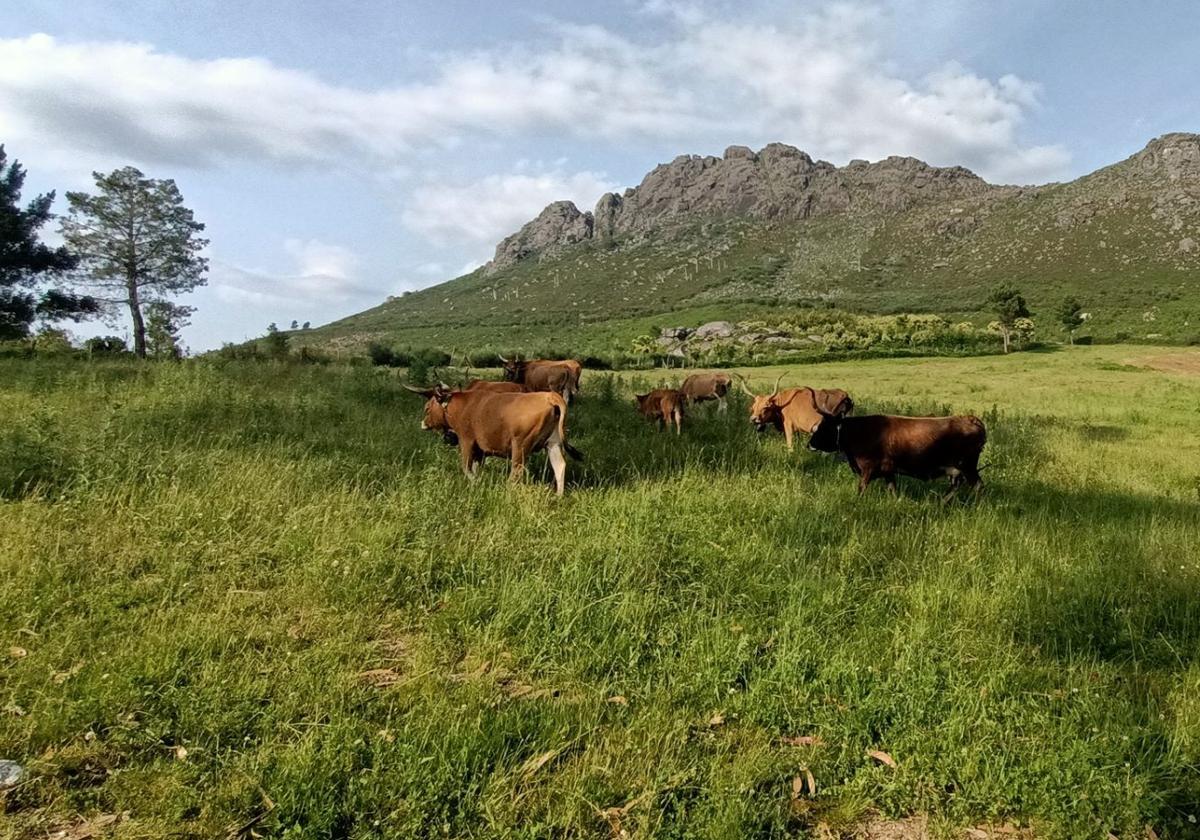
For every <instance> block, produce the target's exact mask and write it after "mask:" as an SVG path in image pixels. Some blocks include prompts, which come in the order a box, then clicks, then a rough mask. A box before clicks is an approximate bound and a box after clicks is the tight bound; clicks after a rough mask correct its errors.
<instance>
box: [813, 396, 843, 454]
mask: <svg viewBox="0 0 1200 840" xmlns="http://www.w3.org/2000/svg"><path fill="white" fill-rule="evenodd" d="M817 411H819V412H820V413H821V419H820V420H818V421H817V422H816V423H814V424H813V427H812V434H811V435H810V436H809V438H808V448H809V449H811V450H812V451H814V452H837V451H838V450H839V449H841V448H842V441H841V438H842V417H841V415H835V414H830V413H829V412H826V411H822V410H821V407H820V406H817Z"/></svg>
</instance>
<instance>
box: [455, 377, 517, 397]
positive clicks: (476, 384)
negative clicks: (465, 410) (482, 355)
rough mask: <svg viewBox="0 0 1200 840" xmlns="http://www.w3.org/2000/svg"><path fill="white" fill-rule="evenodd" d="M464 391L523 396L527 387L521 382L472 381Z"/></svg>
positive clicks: (464, 387)
mask: <svg viewBox="0 0 1200 840" xmlns="http://www.w3.org/2000/svg"><path fill="white" fill-rule="evenodd" d="M463 390H464V391H491V392H492V393H493V394H523V393H525V386H524V385H522V384H521V383H519V382H497V381H496V380H494V379H472V380H471V381H470V382H468V383H467V384H466V385H465V386H463Z"/></svg>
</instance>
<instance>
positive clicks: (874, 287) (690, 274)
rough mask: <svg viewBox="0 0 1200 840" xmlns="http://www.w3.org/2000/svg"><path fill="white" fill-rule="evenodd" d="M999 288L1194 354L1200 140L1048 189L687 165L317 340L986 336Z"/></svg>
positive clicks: (1168, 141)
mask: <svg viewBox="0 0 1200 840" xmlns="http://www.w3.org/2000/svg"><path fill="white" fill-rule="evenodd" d="M1001 282H1008V283H1014V284H1016V285H1018V286H1019V287H1020V288H1021V290H1022V292H1023V293H1024V294H1025V295H1026V297H1027V298H1028V299H1029V300H1030V303H1031V305H1032V306H1033V307H1034V310H1035V320H1036V321H1038V323H1039V324H1041V325H1043V329H1045V328H1049V327H1050V325H1051V324H1052V323H1053V319H1052V317H1051V316H1052V309H1053V308H1054V307H1056V306H1057V305H1058V303H1059V302H1061V300H1062V299H1063V297H1065V296H1067V295H1071V296H1075V297H1078V298H1079V299H1080V300H1081V301H1082V302H1083V303H1084V306H1085V308H1086V309H1087V310H1088V311H1089V313H1090V314H1091V315H1092V316H1093V317H1092V318H1091V320H1089V323H1088V328H1087V329H1088V331H1089V333H1090V334H1092V335H1094V336H1096V337H1097V339H1100V340H1104V339H1116V340H1122V339H1125V338H1128V339H1134V338H1136V339H1138V340H1151V341H1154V340H1160V339H1161V340H1164V341H1171V342H1176V343H1181V342H1185V341H1187V342H1190V341H1193V340H1194V341H1196V342H1200V135H1197V134H1192V133H1185V132H1175V133H1171V134H1166V135H1162V136H1161V137H1157V138H1154V139H1152V140H1151V141H1149V142H1148V143H1147V144H1146V145H1145V147H1143V148H1142V149H1140V150H1139V151H1137V152H1135V153H1134V154H1132V155H1130V156H1129V157H1127V158H1125V159H1124V160H1122V161H1118V162H1116V163H1113V164H1110V165H1108V166H1105V167H1102V168H1100V169H1097V170H1095V171H1094V172H1091V173H1088V174H1087V175H1084V176H1081V177H1080V178H1076V179H1074V180H1072V181H1068V182H1063V183H1050V184H1042V185H1034V186H1012V185H994V184H989V183H988V182H986V181H984V180H983V179H982V178H980V177H978V176H977V175H975V174H974V173H972V172H971V171H970V170H968V169H965V168H963V167H953V166H952V167H935V166H931V165H929V164H926V163H924V162H922V161H919V160H917V159H915V158H907V157H900V156H892V157H889V158H885V159H883V160H881V161H876V162H874V163H869V162H866V161H857V160H856V161H851V162H850V163H848V164H846V165H845V166H842V167H837V166H834V165H833V164H830V163H827V162H825V161H819V160H813V159H812V158H811V157H810V156H809V155H807V154H806V153H804V152H802V151H800V150H799V149H795V148H793V147H790V146H785V145H784V144H769V145H767V146H765V147H764V148H763V149H761V150H759V151H758V152H754V151H752V150H750V149H748V148H746V147H744V146H731V147H730V148H729V149H727V150H726V152H725V154H723V155H722V156H721V157H719V158H718V157H716V156H712V155H708V156H700V155H680V156H678V157H676V158H675V159H674V160H672V161H670V162H668V163H662V164H659V165H658V166H656V167H654V168H653V169H651V170H650V171H649V172H648V173H647V174H646V176H645V177H644V178H643V179H642V181H641V183H639V184H638V185H637V186H636V187H631V188H629V189H627V190H625V191H623V192H622V193H621V194H619V195H618V194H616V193H607V194H605V195H604V196H602V197H601V199H600V200H599V201H598V202H597V205H596V207H595V208H594V209H593V210H592V211H581V210H580V209H579V208H578V207H576V206H575V205H574V204H572V203H570V202H554V203H551V204H550V205H548V206H547V207H546V208H545V209H544V210H543V211H542V212H541V213H539V214H538V216H537V217H535V218H534V219H533V220H531V221H530V222H528V223H526V224H525V225H523V226H522V227H521V228H520V229H519V230H518V231H516V232H515V233H513V234H511V235H509V236H507V237H505V238H504V239H503V240H501V242H500V243H499V244H498V246H497V249H496V256H495V257H494V258H493V259H492V261H491V262H490V263H488V264H487V265H485V266H483V267H481V268H480V269H477V270H476V271H474V272H471V273H469V274H466V275H464V276H462V277H458V278H456V279H454V280H450V281H447V282H446V283H442V284H439V285H437V286H433V287H429V288H426V289H423V290H420V291H415V292H411V293H406V294H404V295H402V296H399V297H394V298H389V299H388V301H386V302H385V303H383V304H381V305H380V306H377V307H374V308H372V309H369V310H366V311H365V312H361V313H358V314H356V315H352V316H350V317H348V318H345V319H342V320H341V321H337V322H334V323H333V324H330V325H326V326H325V327H322V328H318V329H317V330H313V331H310V333H308V334H306V340H309V341H311V342H313V343H314V344H317V345H326V346H334V347H346V348H350V347H361V346H363V345H365V344H366V343H368V342H371V341H382V342H385V343H393V344H396V343H409V344H411V345H413V346H422V345H434V346H453V345H456V344H479V343H486V344H488V345H489V346H498V347H509V348H514V347H516V346H517V345H518V344H528V343H538V344H539V345H540V346H542V347H551V346H553V347H562V348H563V349H564V350H565V349H570V348H571V347H572V346H573V345H576V344H580V343H584V344H587V345H588V346H590V347H599V346H616V345H624V346H627V345H628V340H629V338H630V337H631V336H629V335H628V332H629V330H632V329H634V328H635V327H633V326H632V325H633V324H635V323H636V324H638V325H644V324H645V323H646V319H647V318H648V317H650V316H654V315H661V316H662V319H667V321H666V322H668V323H671V322H674V321H673V320H671V319H676V320H677V317H682V316H675V315H673V314H672V313H678V312H682V311H685V310H686V311H688V312H691V311H703V312H704V313H706V314H710V315H711V314H712V313H713V312H717V313H718V314H719V313H720V312H722V311H724V310H730V311H732V310H733V309H736V308H737V307H742V308H745V307H747V306H751V307H752V306H768V307H774V308H780V307H797V306H798V307H813V306H821V307H833V308H837V309H842V310H846V311H848V312H858V313H865V314H872V313H875V314H887V313H895V312H913V313H930V314H940V315H943V316H945V317H953V318H955V319H956V320H958V319H967V320H972V321H975V322H977V323H982V324H986V323H987V320H989V317H990V316H989V314H988V312H987V310H986V298H987V294H988V292H990V290H991V289H992V288H993V287H994V286H995V285H996V284H998V283H1001ZM662 319H659V320H657V321H656V323H662V322H663V320H662ZM618 323H621V324H624V323H628V324H630V325H631V326H630V327H629V329H625V328H624V327H621V328H618V327H617V326H616V325H617V324H618Z"/></svg>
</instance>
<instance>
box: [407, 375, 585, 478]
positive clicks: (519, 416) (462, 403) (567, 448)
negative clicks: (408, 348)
mask: <svg viewBox="0 0 1200 840" xmlns="http://www.w3.org/2000/svg"><path fill="white" fill-rule="evenodd" d="M410 390H413V391H416V390H417V389H415V388H413V389H410ZM566 422H567V403H566V401H565V400H564V399H563V398H562V397H561V396H559V395H558V394H552V393H498V392H494V391H488V390H480V389H476V390H473V391H446V390H443V389H441V388H437V389H434V390H433V391H432V392H431V396H430V397H429V400H428V401H427V402H426V403H425V415H424V417H423V419H422V420H421V428H422V429H430V430H433V431H438V432H442V433H443V434H444V435H445V436H446V438H447V440H450V441H451V442H455V443H457V444H458V451H459V455H460V456H461V458H462V468H463V473H464V474H465V475H466V476H467V478H471V479H474V478H475V477H476V476H477V475H478V473H479V467H480V465H481V464H483V460H484V458H486V457H487V456H488V455H492V456H496V457H500V458H509V459H511V461H512V469H511V471H510V473H509V477H510V478H511V479H512V480H514V481H515V480H516V479H518V478H520V477H521V475H522V474H523V473H524V471H525V461H526V459H527V458H528V457H529V455H530V454H532V453H534V452H539V451H541V450H542V449H545V450H546V454H547V456H548V457H549V458H550V468H551V469H552V470H553V471H554V484H555V488H556V492H557V493H558V495H560V496H561V495H562V494H563V488H564V487H565V486H566V475H567V461H566V457H565V455H570V456H571V457H573V458H575V459H577V460H582V456H581V455H580V453H579V451H578V450H577V449H575V447H573V446H571V445H570V444H569V443H567V431H566ZM564 453H565V454H564Z"/></svg>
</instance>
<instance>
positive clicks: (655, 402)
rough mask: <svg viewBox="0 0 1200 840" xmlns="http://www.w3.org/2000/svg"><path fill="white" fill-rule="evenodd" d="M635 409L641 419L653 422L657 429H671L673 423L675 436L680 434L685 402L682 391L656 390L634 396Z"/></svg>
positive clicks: (670, 389)
mask: <svg viewBox="0 0 1200 840" xmlns="http://www.w3.org/2000/svg"><path fill="white" fill-rule="evenodd" d="M633 399H634V401H635V402H636V403H637V409H638V411H639V412H640V413H641V415H642V416H643V417H645V418H646V419H648V420H653V421H654V424H655V426H657V427H658V428H659V429H663V428H667V429H669V428H670V427H671V423H672V422H674V423H675V434H677V435H678V434H679V433H680V428H681V426H682V425H683V405H684V403H685V402H687V398H686V397H685V396H684V393H683V391H676V390H674V389H672V388H658V389H656V390H653V391H651V392H650V393H648V394H634V395H633Z"/></svg>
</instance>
